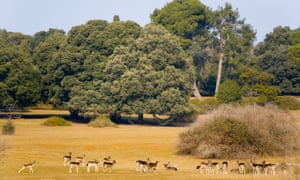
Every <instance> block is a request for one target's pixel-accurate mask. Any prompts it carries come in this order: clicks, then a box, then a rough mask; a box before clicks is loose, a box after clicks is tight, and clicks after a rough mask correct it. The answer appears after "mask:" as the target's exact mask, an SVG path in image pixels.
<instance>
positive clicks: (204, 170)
mask: <svg viewBox="0 0 300 180" xmlns="http://www.w3.org/2000/svg"><path fill="white" fill-rule="evenodd" d="M196 169H199V170H200V173H201V174H203V173H205V174H208V173H209V168H208V162H207V163H206V162H201V163H200V165H198V166H197V167H196Z"/></svg>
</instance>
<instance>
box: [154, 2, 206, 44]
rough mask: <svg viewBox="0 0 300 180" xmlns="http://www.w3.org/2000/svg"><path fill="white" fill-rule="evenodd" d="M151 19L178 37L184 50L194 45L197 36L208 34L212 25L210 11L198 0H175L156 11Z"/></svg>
mask: <svg viewBox="0 0 300 180" xmlns="http://www.w3.org/2000/svg"><path fill="white" fill-rule="evenodd" d="M150 17H151V20H152V22H154V23H155V24H160V25H163V26H164V27H165V28H166V29H168V30H169V31H170V32H171V33H173V34H174V35H176V36H178V37H179V39H180V42H181V43H182V46H183V47H184V49H188V48H189V47H190V46H191V45H192V40H193V38H194V37H195V36H197V35H199V34H204V33H206V32H207V30H208V28H209V26H208V24H209V23H210V14H209V9H208V8H207V7H206V6H205V5H204V4H202V3H201V2H200V1H198V0H174V1H172V2H170V3H167V4H166V6H164V7H163V8H162V9H155V10H154V11H153V13H152V14H151V16H150Z"/></svg>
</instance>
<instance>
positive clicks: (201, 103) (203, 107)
mask: <svg viewBox="0 0 300 180" xmlns="http://www.w3.org/2000/svg"><path fill="white" fill-rule="evenodd" d="M189 104H190V105H191V106H192V107H193V108H194V110H195V111H196V112H197V113H200V114H205V113H207V112H210V111H212V110H214V109H216V108H217V107H218V106H219V102H218V101H217V100H216V99H215V98H204V99H203V100H199V99H191V100H190V102H189Z"/></svg>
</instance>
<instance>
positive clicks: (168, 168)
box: [164, 162, 178, 171]
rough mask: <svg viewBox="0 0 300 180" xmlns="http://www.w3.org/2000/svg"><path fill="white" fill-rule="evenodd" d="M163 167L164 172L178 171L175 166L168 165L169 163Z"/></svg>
mask: <svg viewBox="0 0 300 180" xmlns="http://www.w3.org/2000/svg"><path fill="white" fill-rule="evenodd" d="M164 167H165V168H166V170H172V171H178V169H177V167H176V166H171V165H170V162H168V163H167V164H164Z"/></svg>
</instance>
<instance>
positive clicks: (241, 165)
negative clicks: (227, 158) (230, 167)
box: [237, 160, 246, 175]
mask: <svg viewBox="0 0 300 180" xmlns="http://www.w3.org/2000/svg"><path fill="white" fill-rule="evenodd" d="M237 164H238V167H239V173H240V174H241V175H245V174H246V164H245V163H244V162H240V161H239V160H237Z"/></svg>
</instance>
